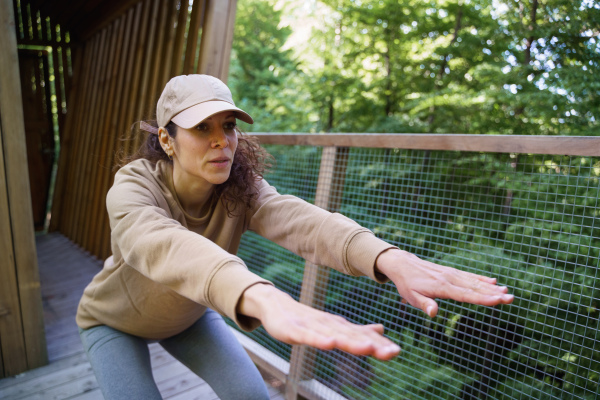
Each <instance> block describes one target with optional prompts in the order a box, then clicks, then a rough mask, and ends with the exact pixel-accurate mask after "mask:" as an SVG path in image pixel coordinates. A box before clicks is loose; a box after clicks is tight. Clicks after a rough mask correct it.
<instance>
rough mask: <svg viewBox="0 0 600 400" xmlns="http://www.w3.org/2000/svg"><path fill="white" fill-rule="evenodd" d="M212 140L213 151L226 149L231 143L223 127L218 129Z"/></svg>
mask: <svg viewBox="0 0 600 400" xmlns="http://www.w3.org/2000/svg"><path fill="white" fill-rule="evenodd" d="M211 139H212V143H211V147H212V148H213V149H218V148H225V147H227V146H229V141H228V140H227V135H226V134H225V130H224V129H223V127H218V128H216V129H215V132H214V136H213V137H212V138H211Z"/></svg>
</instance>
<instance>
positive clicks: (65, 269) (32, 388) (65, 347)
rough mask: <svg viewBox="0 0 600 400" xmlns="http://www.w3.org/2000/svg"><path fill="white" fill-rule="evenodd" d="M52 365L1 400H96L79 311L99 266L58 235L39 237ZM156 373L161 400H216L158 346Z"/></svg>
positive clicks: (1, 385)
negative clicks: (85, 352)
mask: <svg viewBox="0 0 600 400" xmlns="http://www.w3.org/2000/svg"><path fill="white" fill-rule="evenodd" d="M36 244H37V253H38V261H39V269H40V280H41V285H42V298H43V303H44V324H45V328H46V340H47V342H48V356H49V359H50V364H49V365H47V366H45V367H41V368H37V369H34V370H32V371H28V372H25V373H23V374H21V375H18V376H16V377H10V378H5V379H2V380H0V399H6V400H34V399H35V400H64V399H71V400H75V399H77V400H96V399H102V398H103V397H102V394H101V393H100V390H99V389H98V384H97V383H96V379H95V377H94V374H93V372H92V369H91V367H90V364H89V363H88V361H87V358H86V356H85V354H84V353H83V347H82V345H81V342H80V340H79V334H78V331H77V325H76V324H75V311H76V309H77V303H78V302H79V298H80V296H81V293H82V291H83V288H84V287H85V286H86V285H87V284H88V283H89V281H90V280H91V278H92V276H93V275H94V274H96V273H97V272H98V271H99V268H100V267H101V262H100V261H98V260H96V259H95V258H93V257H90V256H89V255H87V254H86V253H84V252H83V251H82V250H81V249H79V248H78V247H77V246H75V245H74V244H73V243H71V242H70V241H69V240H68V239H66V238H65V237H64V236H62V235H60V234H49V235H42V236H37V237H36ZM150 352H151V357H152V370H153V372H154V378H155V380H156V382H157V384H158V387H159V389H160V391H161V394H162V396H163V398H165V399H172V400H188V399H189V400H192V399H196V400H199V399H206V400H213V399H218V397H217V395H216V394H215V393H214V392H213V391H212V389H211V388H210V387H209V386H208V385H207V384H206V383H205V382H203V381H202V380H201V379H200V378H198V377H197V376H196V375H195V374H193V373H192V372H190V371H189V370H188V369H187V368H186V367H184V366H183V365H182V364H180V363H179V362H178V361H176V360H175V359H174V358H173V357H171V355H169V354H168V353H167V352H166V351H164V350H163V348H162V347H160V346H159V345H158V344H151V345H150ZM265 381H266V382H267V388H268V389H269V392H270V394H271V399H275V400H283V398H284V397H283V395H282V394H281V392H280V391H279V390H278V389H277V388H276V386H277V382H276V381H274V380H273V379H272V378H270V377H268V376H265Z"/></svg>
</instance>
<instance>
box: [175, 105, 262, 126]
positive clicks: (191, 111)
mask: <svg viewBox="0 0 600 400" xmlns="http://www.w3.org/2000/svg"><path fill="white" fill-rule="evenodd" d="M223 111H233V112H235V117H236V118H237V119H239V120H242V121H244V122H247V123H249V124H253V123H254V120H253V119H252V117H251V116H250V115H249V114H248V113H247V112H246V111H244V110H242V109H239V108H237V107H236V106H234V105H232V104H231V103H228V102H226V101H219V100H215V101H206V102H204V103H199V104H196V105H194V106H191V107H190V108H187V109H185V110H183V111H182V112H180V113H179V114H177V115H175V116H174V117H173V118H171V121H173V122H174V123H175V125H177V126H180V127H182V128H183V129H191V128H193V127H195V126H196V125H198V124H199V123H200V122H202V121H204V120H205V119H206V118H209V117H211V116H213V115H215V114H218V113H220V112H223Z"/></svg>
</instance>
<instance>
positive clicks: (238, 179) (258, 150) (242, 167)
mask: <svg viewBox="0 0 600 400" xmlns="http://www.w3.org/2000/svg"><path fill="white" fill-rule="evenodd" d="M144 122H146V123H147V124H148V125H150V126H152V127H154V128H157V129H158V124H157V123H156V121H153V120H150V121H144ZM138 127H139V123H136V124H134V126H133V127H132V130H134V131H138V132H135V133H134V134H140V132H139V131H141V129H139V128H138ZM165 128H166V129H167V132H168V133H169V136H171V137H173V138H175V136H177V125H175V124H174V123H173V122H169V123H168V124H167V126H166V127H165ZM236 131H237V133H238V147H237V150H236V151H235V155H234V157H233V164H232V166H231V173H230V174H229V179H227V181H225V182H224V183H222V184H220V185H216V187H215V191H214V192H213V197H212V199H211V201H213V202H214V201H216V200H217V199H220V200H221V202H222V203H223V206H224V207H225V209H226V210H227V215H229V216H230V217H231V216H234V215H242V214H243V213H244V212H245V209H247V208H251V207H253V204H254V201H255V200H256V199H257V198H258V182H259V181H260V179H262V177H263V176H264V174H265V173H267V172H268V171H269V169H270V168H271V167H272V166H273V162H274V158H273V156H271V154H269V153H268V152H267V151H266V150H265V149H264V148H263V147H261V146H260V144H259V141H258V138H257V137H255V136H248V135H246V134H245V133H244V132H242V131H241V130H240V129H239V128H237V127H236ZM134 137H135V136H134ZM140 158H144V159H146V160H149V161H150V162H152V163H156V162H158V161H160V160H163V161H165V162H168V163H171V164H172V163H173V160H171V159H170V158H169V156H167V154H166V153H165V151H164V150H163V148H162V146H161V145H160V142H159V140H158V135H156V134H154V133H147V136H146V140H145V141H144V142H143V143H142V144H141V145H140V147H139V148H138V149H137V151H136V152H135V153H133V154H132V155H129V156H128V155H124V154H121V155H120V157H119V163H118V165H117V168H119V167H122V166H124V165H125V164H128V163H130V162H131V161H134V160H138V159H140ZM240 205H244V206H245V207H242V208H241V209H239V208H238V206H240Z"/></svg>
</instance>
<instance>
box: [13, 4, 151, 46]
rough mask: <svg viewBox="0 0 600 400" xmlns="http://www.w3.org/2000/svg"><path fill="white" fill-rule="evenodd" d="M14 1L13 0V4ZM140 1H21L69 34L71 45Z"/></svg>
mask: <svg viewBox="0 0 600 400" xmlns="http://www.w3.org/2000/svg"><path fill="white" fill-rule="evenodd" d="M15 1H16V0H15ZM139 1H140V0H71V1H69V0H30V1H29V2H27V0H21V9H24V7H23V6H25V5H27V4H29V6H30V10H31V12H32V13H35V12H36V11H39V12H40V15H42V16H43V17H50V21H51V22H52V23H53V24H59V25H60V26H61V30H63V31H68V32H69V34H70V36H71V40H72V41H82V40H85V39H87V38H88V37H89V36H90V35H92V34H93V33H94V32H96V31H97V30H98V29H100V28H102V27H103V26H104V25H106V24H108V23H109V22H111V21H112V20H113V19H114V18H116V17H118V16H119V15H121V14H122V13H123V12H124V11H126V10H127V9H129V8H130V7H131V6H133V5H134V4H136V3H138V2H139Z"/></svg>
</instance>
